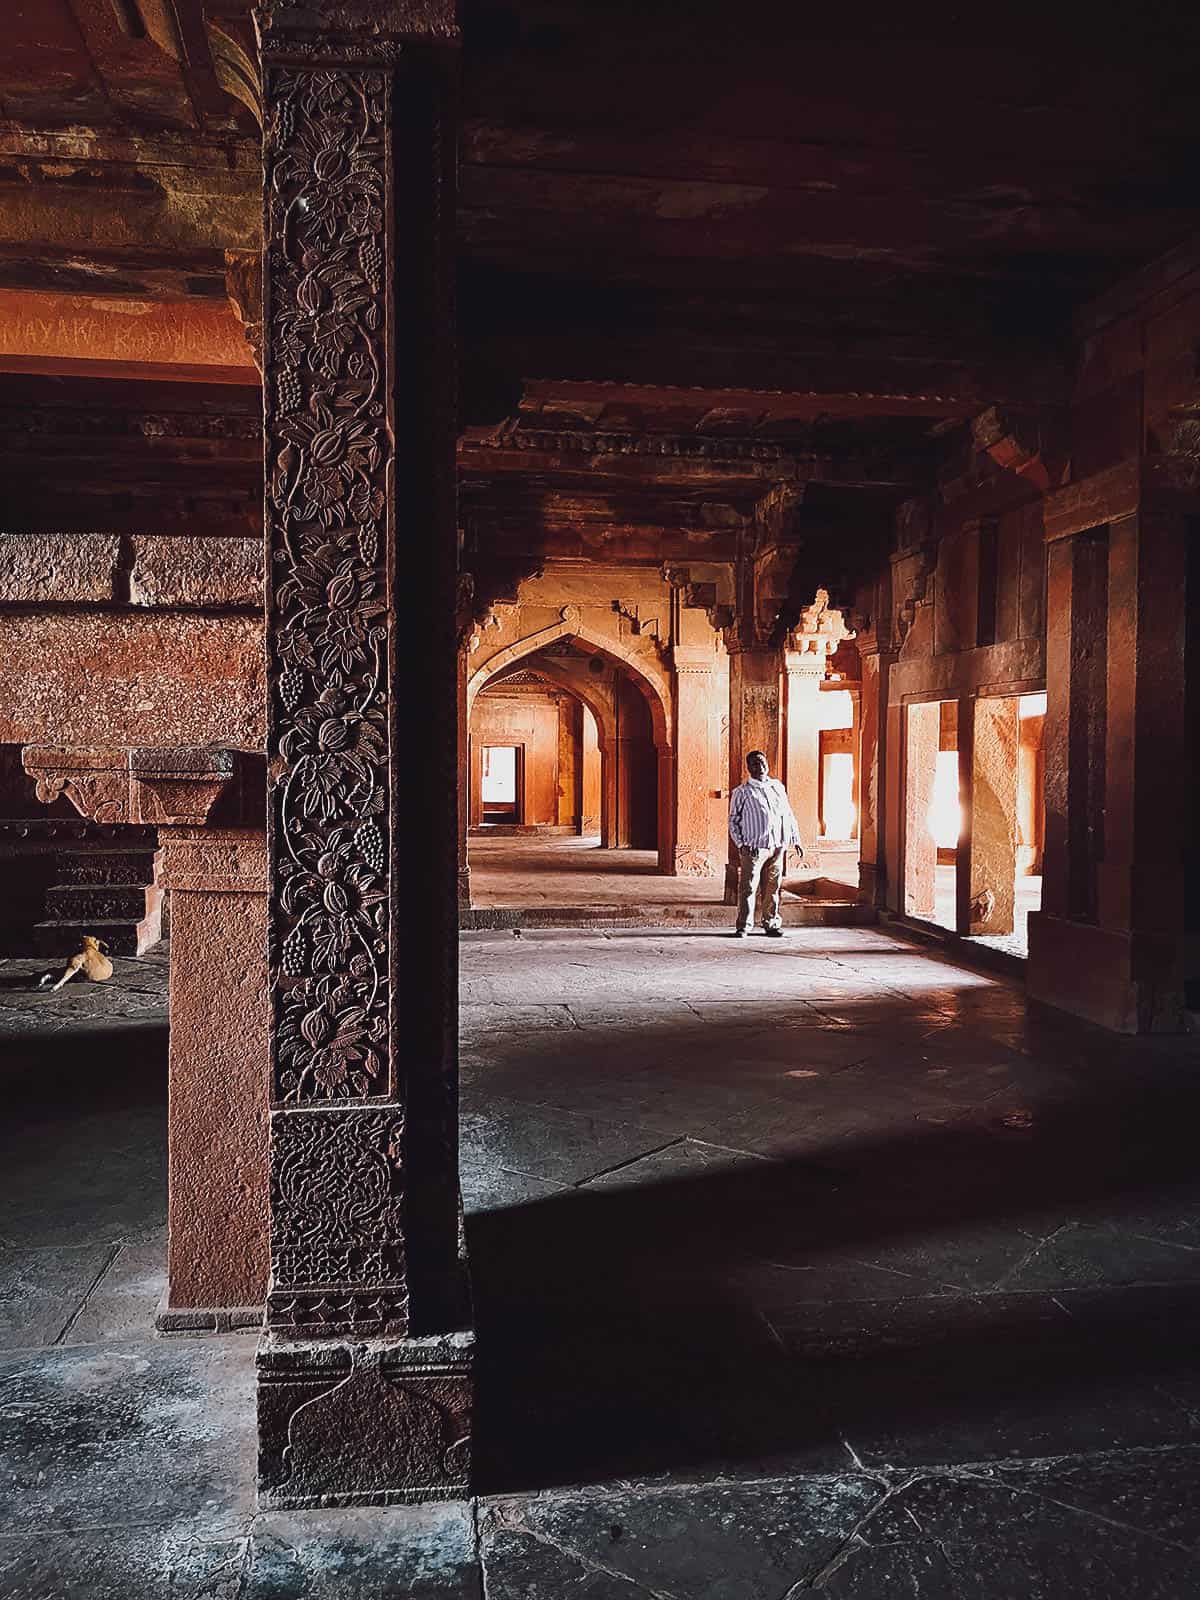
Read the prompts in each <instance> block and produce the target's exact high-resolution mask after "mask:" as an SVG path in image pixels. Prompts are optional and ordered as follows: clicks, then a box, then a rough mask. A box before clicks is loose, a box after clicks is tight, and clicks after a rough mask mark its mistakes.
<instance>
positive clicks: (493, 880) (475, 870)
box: [469, 834, 874, 929]
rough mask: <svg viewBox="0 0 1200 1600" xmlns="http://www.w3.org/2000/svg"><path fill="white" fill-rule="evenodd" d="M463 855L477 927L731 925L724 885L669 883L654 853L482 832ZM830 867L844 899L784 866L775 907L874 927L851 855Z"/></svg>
mask: <svg viewBox="0 0 1200 1600" xmlns="http://www.w3.org/2000/svg"><path fill="white" fill-rule="evenodd" d="M469 849H470V866H471V906H472V911H471V913H470V915H471V918H472V923H473V926H474V927H476V928H504V929H508V928H509V927H511V926H512V925H513V924H517V923H521V924H523V925H525V926H539V927H567V926H579V925H585V926H594V927H601V926H603V927H620V926H630V925H640V926H643V927H655V926H663V925H672V926H690V927H725V926H727V925H728V924H729V922H730V920H731V917H732V912H731V910H730V909H729V907H727V906H726V905H724V903H723V891H724V879H723V878H722V879H720V880H716V879H713V878H675V877H667V876H665V875H663V874H661V873H660V872H659V870H658V856H657V854H656V853H655V852H654V851H653V850H602V849H601V848H600V841H599V839H596V838H590V837H584V838H576V837H572V836H566V837H563V836H551V837H546V836H545V835H525V836H505V835H494V836H489V835H486V834H483V835H473V836H472V838H471V840H470V845H469ZM836 860H837V865H838V867H839V869H840V871H841V874H842V877H841V879H840V881H841V882H842V883H843V885H844V887H845V893H844V895H843V894H840V893H836V892H835V893H834V894H832V895H831V894H828V893H826V894H823V895H822V896H821V897H820V899H819V901H817V900H814V897H813V895H812V894H810V893H807V892H806V891H807V890H811V888H812V883H811V882H810V881H808V880H810V879H811V878H812V877H813V874H808V875H807V877H806V876H805V875H804V874H803V873H802V871H801V869H800V866H799V863H798V861H797V860H796V859H795V857H792V858H791V862H790V864H791V867H792V870H793V876H792V877H790V878H789V879H788V881H787V883H786V884H785V887H784V894H783V905H782V908H781V909H782V912H783V920H784V922H785V923H786V924H788V926H793V927H799V926H802V925H814V924H818V923H821V924H825V923H829V922H838V921H841V922H846V923H849V922H852V921H862V920H864V918H868V919H869V920H871V921H873V920H874V912H873V911H871V910H870V908H869V907H866V906H858V905H856V904H855V903H854V902H855V901H856V900H857V888H858V860H857V856H856V855H853V854H850V853H847V852H846V851H844V850H843V851H841V852H840V853H839V854H838V856H837V858H836ZM851 874H852V875H853V876H852V877H851ZM833 881H839V880H833ZM826 887H827V888H828V887H830V886H829V885H827V886H826ZM518 913H519V914H518Z"/></svg>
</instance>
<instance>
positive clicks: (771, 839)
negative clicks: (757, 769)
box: [729, 778, 800, 850]
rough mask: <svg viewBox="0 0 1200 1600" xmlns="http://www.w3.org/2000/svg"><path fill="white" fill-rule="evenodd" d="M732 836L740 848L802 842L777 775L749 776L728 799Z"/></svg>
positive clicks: (773, 847) (769, 847) (770, 847)
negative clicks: (772, 776)
mask: <svg viewBox="0 0 1200 1600" xmlns="http://www.w3.org/2000/svg"><path fill="white" fill-rule="evenodd" d="M729 837H730V838H731V839H732V840H733V842H734V844H736V845H737V847H738V849H739V850H741V849H745V850H782V849H784V847H785V846H787V845H794V844H799V843H800V829H799V827H798V826H797V824H796V817H795V813H794V812H793V811H792V807H791V803H790V802H789V800H788V797H787V790H786V789H785V788H784V787H783V785H782V784H781V783H780V781H779V779H778V778H764V779H763V780H762V781H761V782H760V781H759V780H758V779H757V778H747V779H746V781H745V783H740V784H739V785H738V786H737V788H736V789H735V790H734V791H733V798H732V799H731V800H730V802H729Z"/></svg>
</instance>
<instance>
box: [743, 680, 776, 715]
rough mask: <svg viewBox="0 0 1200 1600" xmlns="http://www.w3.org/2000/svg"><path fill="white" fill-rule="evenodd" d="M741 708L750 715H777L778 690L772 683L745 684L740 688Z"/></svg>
mask: <svg viewBox="0 0 1200 1600" xmlns="http://www.w3.org/2000/svg"><path fill="white" fill-rule="evenodd" d="M742 710H743V712H744V713H747V714H750V715H753V714H755V713H757V714H759V715H769V716H776V715H778V712H779V690H778V689H777V688H776V687H775V685H774V684H766V683H749V684H747V685H746V686H745V688H743V690H742Z"/></svg>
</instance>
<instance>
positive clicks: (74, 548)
mask: <svg viewBox="0 0 1200 1600" xmlns="http://www.w3.org/2000/svg"><path fill="white" fill-rule="evenodd" d="M120 558H121V540H120V536H119V535H118V534H115V533H0V604H3V605H46V604H52V605H65V604H71V605H79V604H86V603H88V602H92V603H95V604H100V605H108V604H111V602H112V599H113V594H114V592H115V591H114V584H115V581H116V574H117V568H118V565H119V563H120Z"/></svg>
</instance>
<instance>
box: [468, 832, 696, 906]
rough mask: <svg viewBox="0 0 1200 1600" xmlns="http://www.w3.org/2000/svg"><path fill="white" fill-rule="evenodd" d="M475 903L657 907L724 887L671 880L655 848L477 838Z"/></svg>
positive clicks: (692, 900) (690, 901)
mask: <svg viewBox="0 0 1200 1600" xmlns="http://www.w3.org/2000/svg"><path fill="white" fill-rule="evenodd" d="M468 850H469V859H470V866H471V904H472V905H475V906H488V907H491V906H506V907H507V906H522V907H524V906H536V905H572V904H576V905H601V906H610V905H622V904H624V903H625V902H627V901H633V900H643V899H645V898H647V897H651V898H652V899H653V900H654V902H655V904H656V905H703V904H706V903H708V902H712V901H716V902H719V901H720V899H721V887H722V886H721V885H717V886H715V887H714V885H713V884H712V883H711V882H709V881H707V880H705V879H703V878H668V877H665V876H664V875H662V874H660V872H659V870H658V856H657V854H656V853H655V852H654V851H653V850H601V848H600V840H599V839H598V838H590V837H584V838H573V837H570V836H567V837H561V836H559V837H553V836H552V837H550V838H539V837H537V836H533V837H525V838H520V837H516V838H513V837H510V838H504V837H499V838H488V837H486V836H476V837H473V838H472V839H471V840H470V842H469V845H468Z"/></svg>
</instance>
